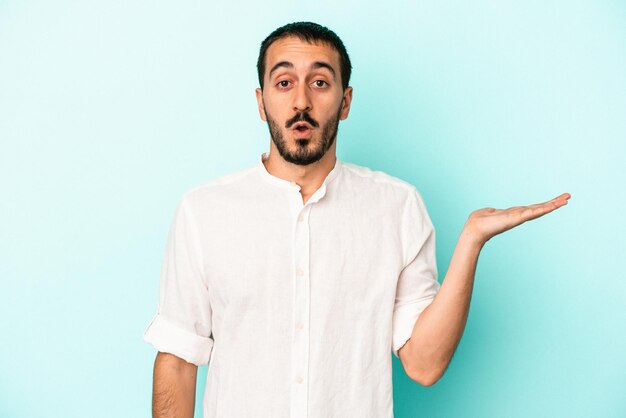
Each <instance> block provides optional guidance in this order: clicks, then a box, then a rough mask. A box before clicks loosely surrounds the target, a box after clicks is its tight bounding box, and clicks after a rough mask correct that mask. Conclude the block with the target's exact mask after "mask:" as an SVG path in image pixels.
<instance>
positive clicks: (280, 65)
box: [269, 61, 335, 79]
mask: <svg viewBox="0 0 626 418" xmlns="http://www.w3.org/2000/svg"><path fill="white" fill-rule="evenodd" d="M279 68H290V69H293V68H294V66H293V63H291V62H289V61H280V62H279V63H277V64H276V65H274V66H273V67H272V69H271V70H270V74H269V78H270V79H271V78H272V73H273V72H274V71H276V70H278V69H279ZM310 68H311V69H312V70H317V69H319V68H326V69H327V70H328V71H330V72H331V73H332V75H333V79H335V69H334V68H333V67H332V66H331V65H330V64H329V63H327V62H324V61H315V62H314V63H312V64H311V66H310Z"/></svg>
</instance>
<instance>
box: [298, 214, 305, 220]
mask: <svg viewBox="0 0 626 418" xmlns="http://www.w3.org/2000/svg"><path fill="white" fill-rule="evenodd" d="M302 221H304V213H301V214H300V215H299V216H298V222H302Z"/></svg>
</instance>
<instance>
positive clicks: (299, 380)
mask: <svg viewBox="0 0 626 418" xmlns="http://www.w3.org/2000/svg"><path fill="white" fill-rule="evenodd" d="M296 383H297V384H300V383H302V378H301V377H300V376H298V377H296Z"/></svg>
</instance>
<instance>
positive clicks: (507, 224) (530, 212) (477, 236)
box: [462, 193, 571, 246]
mask: <svg viewBox="0 0 626 418" xmlns="http://www.w3.org/2000/svg"><path fill="white" fill-rule="evenodd" d="M570 197H571V196H570V194H569V193H563V194H562V195H560V196H558V197H555V198H554V199H552V200H549V201H547V202H544V203H537V204H535V205H529V206H514V207H512V208H508V209H494V208H483V209H479V210H476V211H474V212H472V213H471V214H470V216H469V219H468V220H467V222H466V223H465V226H464V227H463V232H462V235H465V236H466V237H468V238H470V239H471V240H472V241H475V242H476V243H477V244H478V245H479V246H483V245H484V244H485V243H486V242H487V241H489V240H490V239H491V238H493V237H494V236H496V235H498V234H500V233H502V232H504V231H508V230H509V229H511V228H515V227H516V226H518V225H521V224H523V223H524V222H526V221H530V220H532V219H536V218H539V217H540V216H543V215H545V214H547V213H550V212H552V211H553V210H555V209H558V208H560V207H561V206H564V205H566V204H567V201H568V199H569V198H570Z"/></svg>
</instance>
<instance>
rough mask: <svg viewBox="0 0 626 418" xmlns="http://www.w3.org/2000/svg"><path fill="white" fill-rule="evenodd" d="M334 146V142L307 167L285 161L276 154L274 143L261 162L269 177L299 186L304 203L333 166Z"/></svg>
mask: <svg viewBox="0 0 626 418" xmlns="http://www.w3.org/2000/svg"><path fill="white" fill-rule="evenodd" d="M336 144H337V142H336V141H335V142H334V143H333V145H332V146H331V147H330V148H329V149H328V151H326V153H325V154H324V156H323V157H322V158H321V159H320V160H319V161H316V162H314V163H312V164H308V165H298V164H293V163H290V162H288V161H285V160H284V159H283V158H282V157H281V156H280V154H279V153H278V149H277V148H276V147H275V145H274V143H273V142H271V143H270V152H269V156H268V158H267V159H266V160H264V161H263V164H264V165H265V169H266V170H267V172H268V173H270V174H271V175H273V176H275V177H278V178H281V179H283V180H287V181H291V182H295V183H297V184H298V185H299V186H300V194H302V199H303V201H304V203H306V201H307V200H308V199H309V197H311V195H312V194H313V193H315V191H317V189H319V188H320V186H321V185H322V184H323V183H324V180H325V179H326V177H327V176H328V173H330V172H331V171H332V169H333V167H334V166H335V162H336V159H337V157H336Z"/></svg>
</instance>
